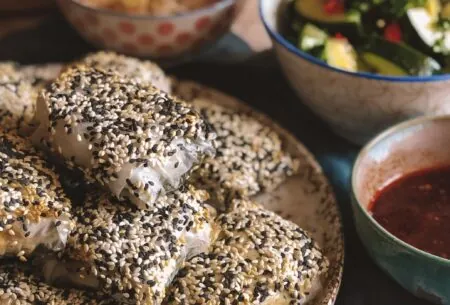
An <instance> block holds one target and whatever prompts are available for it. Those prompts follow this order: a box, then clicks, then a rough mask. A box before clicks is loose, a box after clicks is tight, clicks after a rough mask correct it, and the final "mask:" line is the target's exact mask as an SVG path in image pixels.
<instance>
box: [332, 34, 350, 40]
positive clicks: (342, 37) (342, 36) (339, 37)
mask: <svg viewBox="0 0 450 305" xmlns="http://www.w3.org/2000/svg"><path fill="white" fill-rule="evenodd" d="M334 38H337V39H344V40H347V37H345V36H344V35H342V34H341V33H336V34H334Z"/></svg>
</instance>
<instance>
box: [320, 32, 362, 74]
mask: <svg viewBox="0 0 450 305" xmlns="http://www.w3.org/2000/svg"><path fill="white" fill-rule="evenodd" d="M322 58H323V59H324V60H325V61H326V62H327V64H329V65H330V66H333V67H336V68H340V69H343V70H347V71H351V72H356V71H358V58H357V55H356V52H355V50H354V49H353V47H352V45H351V44H350V43H349V42H348V40H346V39H339V38H328V39H327V41H326V44H325V49H324V51H323V55H322Z"/></svg>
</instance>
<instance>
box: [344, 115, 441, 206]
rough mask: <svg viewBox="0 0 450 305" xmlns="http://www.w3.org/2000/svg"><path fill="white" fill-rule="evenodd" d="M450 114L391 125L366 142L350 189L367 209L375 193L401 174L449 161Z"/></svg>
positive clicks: (357, 162)
mask: <svg viewBox="0 0 450 305" xmlns="http://www.w3.org/2000/svg"><path fill="white" fill-rule="evenodd" d="M449 148H450V116H441V117H424V118H419V119H415V120H411V121H407V122H405V123H402V124H399V125H397V126H394V127H392V128H391V129H389V130H387V131H386V132H384V133H382V134H381V135H380V136H378V137H377V138H375V139H374V140H373V141H372V142H371V143H369V144H368V145H367V146H366V147H365V148H364V149H363V150H362V151H361V153H360V155H359V157H358V160H357V161H356V163H355V167H354V170H353V177H352V180H353V181H352V184H353V192H354V195H355V197H356V199H357V201H358V203H359V204H360V205H361V206H362V207H363V208H364V209H367V208H368V206H369V204H370V202H371V200H372V198H373V197H374V196H375V194H376V192H377V191H378V190H379V189H381V188H382V187H384V186H385V185H386V184H388V183H390V182H392V181H393V180H395V179H397V178H399V177H400V176H402V175H405V174H408V173H411V172H414V171H417V170H420V169H425V168H429V167H434V166H439V165H449V164H450V149H449Z"/></svg>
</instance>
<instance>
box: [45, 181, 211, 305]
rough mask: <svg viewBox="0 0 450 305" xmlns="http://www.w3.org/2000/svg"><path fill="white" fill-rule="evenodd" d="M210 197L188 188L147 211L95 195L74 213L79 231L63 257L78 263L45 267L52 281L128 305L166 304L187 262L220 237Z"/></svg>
mask: <svg viewBox="0 0 450 305" xmlns="http://www.w3.org/2000/svg"><path fill="white" fill-rule="evenodd" d="M206 198H207V194H206V193H205V192H204V191H198V190H194V189H192V188H189V189H188V188H185V189H183V190H179V191H176V192H174V193H172V194H169V195H164V196H161V197H160V198H159V199H158V201H157V202H156V203H155V204H154V205H153V206H152V207H149V208H148V209H146V210H141V209H137V208H136V207H135V206H133V205H131V204H128V205H126V204H125V203H119V202H116V201H115V200H114V199H113V198H112V197H111V196H110V195H109V194H107V193H105V192H102V191H100V190H92V191H91V192H89V193H88V195H87V198H86V200H85V204H84V205H81V206H79V207H75V208H74V209H73V213H74V216H75V219H76V220H77V226H76V228H75V229H74V230H73V232H72V234H71V235H70V237H69V240H68V243H67V247H66V249H65V250H64V251H63V253H62V254H63V257H64V258H67V259H72V260H74V261H75V263H74V262H69V263H68V264H67V265H64V264H61V265H60V266H58V265H56V266H55V262H54V261H49V262H48V264H50V265H51V266H54V268H53V270H52V271H49V270H48V269H51V267H49V266H45V267H44V269H47V271H46V272H47V275H46V276H47V278H49V281H51V282H56V283H59V282H69V283H71V284H72V285H74V286H76V287H80V286H81V287H85V288H91V289H97V290H102V291H104V292H105V293H108V294H111V295H112V296H113V297H115V298H117V300H118V301H120V302H123V303H124V304H137V305H140V304H160V303H161V301H162V299H163V298H164V296H165V290H166V288H167V286H168V285H169V284H170V283H171V281H172V279H173V277H174V276H175V274H176V273H177V271H178V270H179V269H180V266H181V265H182V264H183V262H184V260H185V259H189V258H190V257H192V256H195V255H197V254H199V253H202V252H205V251H207V250H208V248H209V245H210V243H211V242H212V240H213V238H214V236H215V235H216V233H215V228H214V223H213V222H214V210H213V209H212V208H209V207H207V206H205V205H204V204H203V202H204V201H205V199H206ZM61 268H63V271H61Z"/></svg>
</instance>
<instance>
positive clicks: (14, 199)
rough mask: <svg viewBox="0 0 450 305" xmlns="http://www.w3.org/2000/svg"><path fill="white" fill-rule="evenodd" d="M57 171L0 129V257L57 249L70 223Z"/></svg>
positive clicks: (22, 256)
mask: <svg viewBox="0 0 450 305" xmlns="http://www.w3.org/2000/svg"><path fill="white" fill-rule="evenodd" d="M70 206H71V205H70V201H69V199H68V198H67V197H66V195H65V193H64V191H63V189H62V187H61V185H60V182H59V180H58V175H57V174H56V173H55V172H54V171H53V169H52V167H51V165H50V164H48V163H47V162H46V161H45V160H44V159H43V158H42V156H41V155H40V154H38V153H37V152H36V151H35V150H34V148H33V146H32V145H31V143H28V142H27V141H26V140H24V139H22V138H20V137H19V136H17V135H14V134H7V133H5V132H3V131H0V216H1V217H0V257H1V256H18V257H19V258H20V259H21V260H26V257H27V256H28V255H29V254H30V253H31V252H33V251H34V250H35V248H36V247H37V246H39V245H43V246H45V247H46V248H48V249H50V250H55V251H56V250H61V249H62V248H63V247H64V245H65V243H66V241H67V237H68V235H69V233H70V231H71V229H72V227H73V222H72V220H71V214H70Z"/></svg>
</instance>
